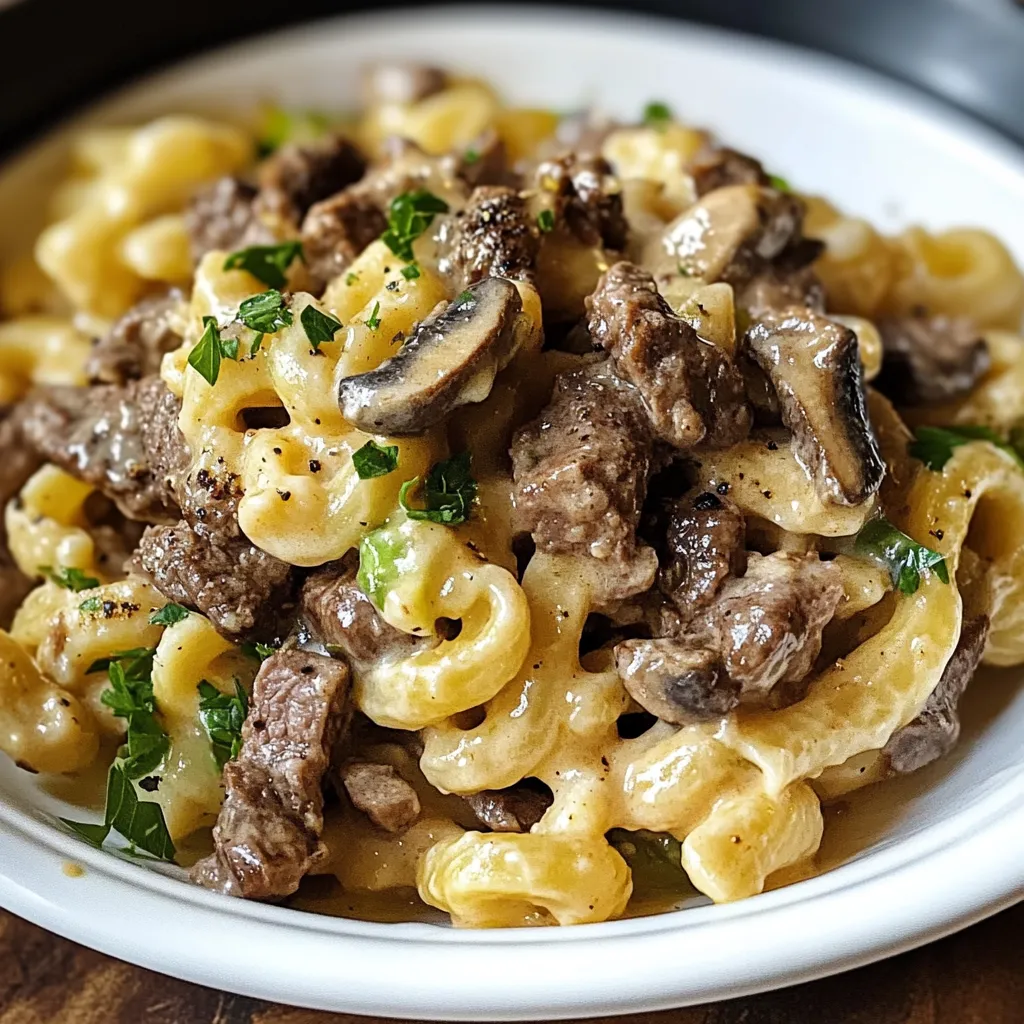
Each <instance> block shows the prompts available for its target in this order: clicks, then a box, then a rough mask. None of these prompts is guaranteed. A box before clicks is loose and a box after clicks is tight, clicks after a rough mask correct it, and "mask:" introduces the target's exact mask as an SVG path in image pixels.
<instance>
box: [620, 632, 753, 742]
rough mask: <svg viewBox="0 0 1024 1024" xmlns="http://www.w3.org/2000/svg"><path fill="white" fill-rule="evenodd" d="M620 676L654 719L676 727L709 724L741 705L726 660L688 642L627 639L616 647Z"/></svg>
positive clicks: (736, 684)
mask: <svg viewBox="0 0 1024 1024" xmlns="http://www.w3.org/2000/svg"><path fill="white" fill-rule="evenodd" d="M615 664H616V668H617V669H618V673H619V678H620V679H621V680H622V684H623V686H625V687H626V690H627V691H628V692H629V694H630V696H631V697H632V698H633V699H634V700H635V701H636V702H637V703H638V704H639V705H640V706H641V707H642V708H644V710H646V711H649V712H650V713H651V714H652V715H655V716H657V717H658V718H660V719H662V720H663V721H665V722H671V723H673V724H674V725H686V724H689V723H691V722H700V721H707V720H708V719H711V718H718V717H720V716H721V715H725V714H727V713H728V712H729V711H731V710H732V709H733V708H734V707H735V706H736V705H737V704H738V703H739V694H740V688H739V684H738V683H736V682H734V681H733V680H731V679H730V678H729V676H728V675H727V673H726V671H725V668H724V666H723V665H722V661H721V658H720V657H719V656H718V655H717V654H716V653H715V652H714V651H711V650H708V649H706V648H703V647H697V646H694V645H693V644H692V643H689V642H687V641H686V640H672V639H663V640H626V641H624V642H623V643H621V644H619V645H618V646H616V648H615Z"/></svg>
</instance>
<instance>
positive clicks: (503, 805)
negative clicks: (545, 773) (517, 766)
mask: <svg viewBox="0 0 1024 1024" xmlns="http://www.w3.org/2000/svg"><path fill="white" fill-rule="evenodd" d="M533 781H534V782H535V781H536V780H533ZM463 799H464V800H465V801H466V803H467V804H469V808H470V810H471V811H472V812H473V813H474V814H475V815H476V816H477V817H478V818H479V819H480V821H481V823H482V824H484V825H486V826H487V828H489V829H490V830H491V831H492V832H529V831H530V829H532V828H533V826H534V825H536V824H537V822H538V821H540V819H541V818H543V817H544V814H545V812H546V811H547V809H548V808H549V807H550V806H551V803H552V798H551V792H550V790H548V789H547V787H546V786H545V787H543V788H541V787H540V786H539V785H534V784H532V783H531V780H529V779H524V780H523V781H522V782H517V783H516V784H515V785H514V786H509V787H508V789H485V790H483V792H480V793H471V794H470V795H469V796H467V797H464V798H463Z"/></svg>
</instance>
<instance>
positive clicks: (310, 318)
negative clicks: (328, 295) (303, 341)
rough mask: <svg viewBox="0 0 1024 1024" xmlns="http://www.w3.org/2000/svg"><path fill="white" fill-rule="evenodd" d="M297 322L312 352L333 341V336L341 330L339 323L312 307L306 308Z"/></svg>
mask: <svg viewBox="0 0 1024 1024" xmlns="http://www.w3.org/2000/svg"><path fill="white" fill-rule="evenodd" d="M299 321H300V322H301V324H302V329H303V330H304V331H305V332H306V337H307V338H308V339H309V343H310V345H312V346H313V351H314V352H316V351H317V350H318V349H319V348H320V346H321V345H323V344H324V343H325V342H328V341H334V336H335V334H337V333H338V331H340V330H341V323H340V321H338V320H335V319H334V317H333V316H330V315H329V314H327V313H321V312H320V310H319V309H317V308H316V306H313V305H309V306H306V308H305V309H304V310H303V311H302V312H301V313H300V314H299Z"/></svg>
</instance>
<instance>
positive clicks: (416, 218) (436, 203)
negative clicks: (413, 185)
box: [380, 188, 448, 263]
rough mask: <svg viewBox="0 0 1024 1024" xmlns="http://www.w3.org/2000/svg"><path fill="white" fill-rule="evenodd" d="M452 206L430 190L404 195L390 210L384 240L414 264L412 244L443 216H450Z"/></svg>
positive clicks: (404, 193)
mask: <svg viewBox="0 0 1024 1024" xmlns="http://www.w3.org/2000/svg"><path fill="white" fill-rule="evenodd" d="M447 212H448V204H447V203H446V202H445V201H444V200H443V199H441V198H440V197H438V196H435V195H434V194H433V193H432V192H428V191H427V190H426V189H422V188H420V189H416V190H415V191H414V192H403V193H402V194H401V195H400V196H395V198H394V199H392V200H391V205H390V206H389V207H388V227H387V230H386V231H385V232H384V234H383V235H381V236H380V237H381V241H382V242H383V243H384V244H385V245H386V246H387V247H388V248H389V249H390V250H391V251H392V252H393V253H394V254H395V255H396V256H397V257H398V258H399V259H400V260H405V262H406V263H412V261H413V260H414V259H415V258H416V257H415V256H414V255H413V251H412V243H413V242H415V241H416V239H417V238H419V237H420V235H422V234H423V232H424V231H426V230H427V228H429V227H430V225H431V224H432V223H433V221H434V217H435V216H436V215H437V214H439V213H447Z"/></svg>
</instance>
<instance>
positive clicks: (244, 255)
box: [224, 241, 302, 288]
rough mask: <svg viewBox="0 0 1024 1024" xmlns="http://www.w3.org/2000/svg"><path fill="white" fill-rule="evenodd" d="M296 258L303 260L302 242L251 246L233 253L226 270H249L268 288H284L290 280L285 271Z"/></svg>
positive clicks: (228, 259)
mask: <svg viewBox="0 0 1024 1024" xmlns="http://www.w3.org/2000/svg"><path fill="white" fill-rule="evenodd" d="M296 258H298V259H301V258H302V243H301V242H296V241H292V242H281V243H279V244H278V245H250V246H249V247H248V248H247V249H239V250H238V251H237V252H233V253H231V255H230V256H228V258H227V259H226V260H225V261H224V269H225V270H239V269H240V270H247V271H248V272H249V273H250V274H252V276H253V277H255V278H256V279H257V280H259V281H262V282H263V283H264V284H265V285H266V286H267V287H268V288H283V287H284V286H285V284H286V283H287V280H288V279H287V278H286V277H285V271H286V270H287V269H288V268H289V267H290V266H291V265H292V262H293V261H294V260H295V259H296Z"/></svg>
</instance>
